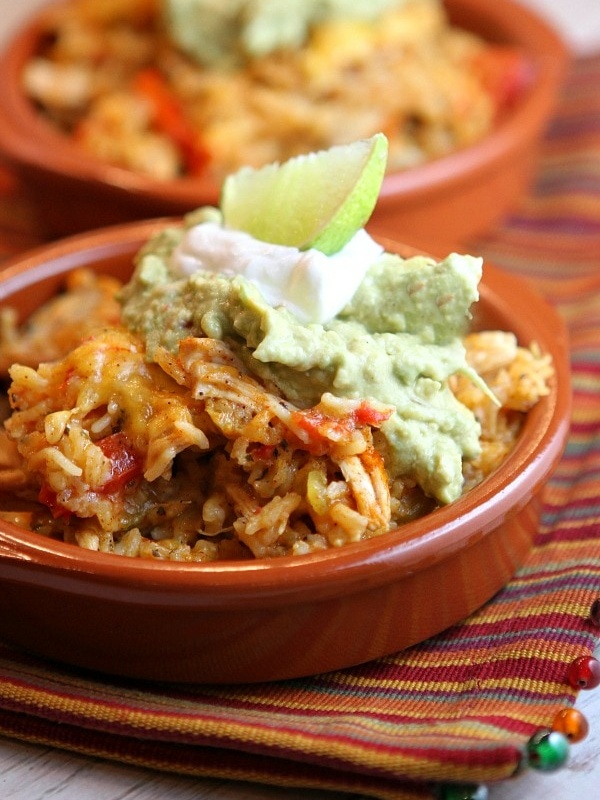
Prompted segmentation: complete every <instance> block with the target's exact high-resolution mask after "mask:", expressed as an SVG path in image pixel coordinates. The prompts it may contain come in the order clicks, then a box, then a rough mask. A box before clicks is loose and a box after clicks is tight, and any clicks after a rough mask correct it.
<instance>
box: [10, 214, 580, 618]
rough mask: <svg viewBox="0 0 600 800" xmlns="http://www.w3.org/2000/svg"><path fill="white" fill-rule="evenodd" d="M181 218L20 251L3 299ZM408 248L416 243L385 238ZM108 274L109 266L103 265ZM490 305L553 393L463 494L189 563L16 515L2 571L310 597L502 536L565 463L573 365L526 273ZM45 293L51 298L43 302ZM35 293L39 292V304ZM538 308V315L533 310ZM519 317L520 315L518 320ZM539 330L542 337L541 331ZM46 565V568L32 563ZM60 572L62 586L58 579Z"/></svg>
mask: <svg viewBox="0 0 600 800" xmlns="http://www.w3.org/2000/svg"><path fill="white" fill-rule="evenodd" d="M173 221H175V222H176V221H178V220H174V219H173V218H161V219H155V220H145V221H142V222H133V223H126V224H122V225H117V226H111V227H109V228H106V229H103V230H98V231H92V232H89V233H84V234H77V235H74V236H71V237H68V238H66V239H63V240H60V241H58V242H55V243H53V244H50V245H45V246H40V247H37V248H35V249H34V250H31V251H30V252H29V253H28V254H24V255H22V256H19V257H16V258H13V259H11V260H10V262H9V263H8V264H7V266H6V269H5V270H4V271H3V272H2V273H0V304H2V305H10V298H11V297H12V296H13V295H14V293H17V292H23V291H24V290H27V289H28V288H30V287H32V286H34V285H35V284H36V282H37V281H39V280H42V281H44V280H49V281H52V282H53V286H54V285H58V284H59V283H60V280H59V278H60V276H64V275H65V274H66V273H67V272H69V271H71V270H72V269H75V268H76V267H78V266H91V267H93V265H94V264H98V262H100V263H103V260H104V261H105V260H106V259H109V260H110V259H117V258H118V259H121V258H125V257H129V256H130V255H131V254H132V253H133V252H135V251H136V250H137V249H138V248H139V246H140V245H141V244H143V243H144V242H145V241H147V239H148V237H149V235H151V234H152V233H153V232H155V231H156V230H158V229H160V228H162V227H164V226H165V225H166V224H171V223H172V222H173ZM381 241H382V243H384V244H385V245H387V246H388V247H389V248H390V249H396V251H397V252H400V253H402V254H404V255H410V254H414V253H415V252H421V251H417V250H415V249H414V248H411V247H406V246H404V245H399V244H397V243H393V242H390V241H389V240H386V239H382V240H381ZM98 271H102V270H100V269H99V270H98ZM480 290H481V299H480V303H482V310H483V311H485V309H486V308H487V309H488V315H489V313H490V310H491V314H492V315H496V316H499V317H501V318H502V317H507V318H510V317H515V318H516V320H517V323H518V324H516V325H514V326H513V330H515V332H516V333H517V335H519V334H520V335H521V336H523V335H524V334H525V333H526V335H527V339H528V340H530V339H533V338H535V339H536V340H537V341H538V342H539V343H540V346H541V347H542V350H543V351H544V352H550V353H551V354H552V357H553V359H554V365H555V370H556V375H555V378H554V380H553V385H552V392H551V394H550V395H549V396H548V397H546V398H543V399H542V400H541V402H540V403H539V404H538V405H537V406H536V407H535V408H534V409H532V411H530V412H529V415H528V418H527V421H526V424H525V426H524V429H523V432H522V435H521V437H520V439H519V441H518V443H517V445H516V446H515V448H514V450H513V452H512V453H511V455H510V456H509V457H508V458H507V460H506V461H505V462H504V463H503V464H502V465H501V466H500V467H499V468H498V469H497V470H496V471H495V472H494V473H493V474H492V475H490V476H489V477H488V478H487V479H486V480H485V481H484V482H483V483H482V484H480V485H479V486H478V487H476V488H474V489H473V490H471V492H469V493H468V494H466V495H464V496H463V497H461V498H460V499H458V500H456V501H455V502H454V503H452V504H450V505H448V506H445V507H441V508H439V509H437V510H435V511H434V512H432V513H431V514H429V515H427V516H425V517H423V518H421V519H419V520H416V521H413V522H410V523H407V524H406V525H404V526H402V527H401V528H398V529H395V530H393V531H390V532H389V533H387V534H383V535H382V536H379V537H375V538H373V539H370V540H367V541H363V542H359V543H356V544H350V545H345V546H344V547H343V548H340V549H339V550H328V551H325V552H323V553H319V554H311V555H306V556H288V557H282V558H278V559H273V560H256V561H232V562H213V563H208V564H189V563H185V564H179V563H170V562H162V561H161V562H154V561H144V560H141V559H129V558H125V557H118V556H115V555H112V554H104V553H96V552H90V551H86V550H83V549H81V548H78V547H77V546H75V545H70V544H66V543H63V542H60V541H54V540H50V539H47V538H46V537H44V536H43V535H41V534H36V533H33V532H30V531H27V530H25V529H23V528H20V527H18V526H16V525H13V524H11V523H8V522H1V523H0V575H5V576H6V575H8V574H10V575H13V576H14V573H15V570H16V572H18V573H19V574H20V578H19V580H21V581H22V582H24V583H27V582H35V583H40V582H47V584H48V585H49V586H51V585H60V586H61V588H62V589H65V587H66V585H67V583H68V581H67V579H69V580H70V581H71V582H73V581H74V584H73V585H74V586H75V587H76V588H75V591H83V592H84V593H86V594H95V593H96V592H100V593H102V592H106V591H110V593H111V597H113V598H114V597H116V596H117V595H118V593H119V592H121V593H122V597H123V598H124V599H127V598H128V597H130V595H131V593H132V592H134V593H135V592H136V591H144V592H145V593H147V597H148V602H149V603H150V604H152V602H156V603H160V604H161V605H162V604H164V603H168V604H173V605H184V604H186V605H187V604H190V603H192V604H194V605H206V604H208V605H210V606H211V607H220V608H227V607H232V606H235V605H236V604H239V603H240V602H241V601H243V602H244V603H245V604H248V605H254V606H256V605H259V606H265V605H277V604H283V603H288V602H290V601H292V600H294V599H295V600H297V601H300V602H301V600H302V597H303V596H304V597H306V596H309V595H306V593H307V592H310V591H313V590H314V591H318V593H319V596H320V597H325V596H328V597H334V596H340V595H344V594H346V593H349V592H353V591H356V590H365V589H366V588H367V587H373V586H379V585H383V584H386V583H391V582H395V581H401V580H402V578H403V576H405V575H406V574H409V573H414V572H415V571H418V570H419V569H423V568H426V567H427V566H430V565H431V564H433V563H435V562H438V561H442V560H444V559H445V558H446V557H448V556H451V555H452V554H453V553H455V552H456V551H457V550H459V549H461V548H465V547H468V546H469V544H470V543H474V542H476V541H477V540H478V539H479V538H481V537H483V536H486V535H490V534H493V532H494V529H495V528H496V527H497V526H498V525H499V524H501V523H502V522H503V521H504V520H505V519H506V518H507V517H510V515H511V514H512V513H513V512H515V511H517V510H519V509H520V508H522V507H524V506H525V505H526V504H527V502H528V501H529V500H530V499H531V498H532V497H533V496H534V495H535V494H536V493H537V492H538V491H539V489H540V488H541V486H542V485H543V484H544V483H545V482H546V481H547V479H548V478H549V476H550V474H551V472H552V471H553V469H554V467H555V466H556V463H557V462H558V460H559V458H560V456H561V454H562V452H563V449H564V446H565V443H566V438H567V435H568V430H569V426H570V407H571V389H570V368H569V352H568V343H567V334H566V330H565V326H564V324H563V322H562V319H561V318H560V316H559V314H558V312H557V311H556V310H555V309H554V308H553V307H552V306H550V305H549V304H547V303H546V301H545V300H543V298H541V297H540V296H539V295H538V294H537V292H535V291H534V289H533V288H532V287H531V286H530V285H529V283H528V282H527V281H524V280H523V279H521V278H518V277H516V276H513V275H511V274H509V273H505V272H503V271H501V270H499V269H497V268H496V267H494V266H493V265H491V264H488V263H486V264H485V266H484V278H483V281H482V284H481V286H480ZM43 299H44V298H43V297H42V300H43ZM36 302H37V301H36ZM532 317H533V321H531V318H532ZM519 319H520V320H521V321H519ZM534 331H535V333H536V334H537V335H536V336H533V335H532V333H533V332H534ZM32 567H36V569H32ZM57 580H58V581H59V583H57Z"/></svg>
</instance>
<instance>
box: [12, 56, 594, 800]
mask: <svg viewBox="0 0 600 800" xmlns="http://www.w3.org/2000/svg"><path fill="white" fill-rule="evenodd" d="M0 189H1V192H0V194H1V197H2V199H1V201H0V225H1V229H2V237H1V243H0V248H1V250H0V255H3V256H6V255H8V254H9V253H12V252H16V251H19V250H21V249H23V248H24V247H25V246H27V245H29V244H34V243H35V242H36V237H35V232H34V231H32V229H31V216H30V215H29V210H28V209H27V208H26V206H25V204H24V202H23V201H22V200H21V199H20V196H19V191H18V186H16V185H15V184H14V183H13V181H12V178H11V176H10V175H9V174H6V173H2V174H1V175H0ZM469 249H470V250H471V251H472V252H478V253H480V254H482V255H484V256H485V257H486V258H488V259H489V260H490V261H493V262H495V263H496V264H497V265H498V266H501V267H503V268H504V269H506V270H510V271H513V272H516V273H519V274H521V275H526V276H528V277H529V278H531V279H532V280H533V281H534V282H535V283H536V284H537V286H538V288H539V290H540V292H541V293H542V294H544V295H545V296H546V297H547V298H548V299H549V300H550V301H551V302H552V303H553V304H555V305H556V306H557V307H558V308H559V309H560V311H561V312H562V314H563V315H564V317H565V319H566V320H567V323H568V325H569V329H570V336H571V350H572V368H573V392H574V409H573V421H572V433H571V436H570V440H569V442H568V446H567V450H566V453H565V456H564V458H563V460H562V461H561V463H560V465H559V467H558V470H557V472H556V474H555V476H554V478H553V479H552V481H551V482H550V484H549V486H548V487H547V490H546V493H545V497H544V509H543V516H542V520H541V525H540V529H539V533H538V535H537V539H536V541H535V546H534V548H533V551H532V553H531V556H530V557H529V559H528V561H527V562H526V564H525V565H524V566H523V568H522V569H521V570H520V571H519V572H518V574H517V575H516V576H515V578H514V579H513V580H512V581H511V583H510V584H509V585H508V586H507V587H506V588H505V589H504V590H503V591H501V592H500V593H499V594H498V595H497V596H496V597H495V598H494V599H493V601H491V602H490V603H488V604H487V605H486V606H485V607H484V608H482V609H481V610H480V611H478V612H477V613H475V614H474V615H473V616H472V617H471V618H470V619H468V620H466V621H465V622H464V623H463V624H460V625H457V626H455V627H453V628H452V629H450V630H449V631H447V632H445V633H444V634H442V635H440V636H437V637H435V638H433V639H431V640H429V641H427V642H425V643H423V644H421V645H419V646H417V647H414V648H412V649H410V650H408V651H406V652H403V653H400V654H398V655H396V656H394V657H390V658H385V659H381V660H379V661H376V662H374V663H370V664H366V665H364V666H360V667H356V668H353V669H349V670H344V671H340V672H335V673H332V674H326V675H320V676H317V677H314V678H310V679H302V680H295V681H288V682H282V683H277V684H271V685H260V686H254V687H222V688H218V687H210V688H205V687H198V688H189V687H180V686H159V685H152V686H144V687H140V686H139V685H135V684H133V683H131V682H127V681H122V680H112V679H102V678H99V677H94V676H89V675H83V674H81V673H79V672H76V671H73V670H69V669H67V668H57V667H55V666H52V665H49V664H46V663H44V662H42V661H40V660H37V659H35V658H32V657H30V656H27V655H24V654H22V653H18V652H15V651H14V650H12V649H11V648H9V647H8V646H2V645H0V733H4V734H6V735H9V736H14V737H18V738H20V739H23V740H27V741H32V742H41V743H46V744H51V745H55V746H58V747H64V748H67V749H71V750H74V751H78V752H82V753H88V754H93V755H100V756H104V757H108V758H111V759H115V760H118V761H121V762H127V763H135V764H141V765H146V766H151V767H155V768H158V769H161V770H169V771H173V772H177V773H181V774H192V775H203V776H220V777H227V778H239V779H244V780H254V781H261V782H265V783H269V784H275V785H288V786H304V787H314V788H330V789H339V790H345V791H349V792H355V793H363V794H366V795H372V796H376V797H381V798H390V800H391V798H394V800H417V798H427V797H432V796H437V795H436V791H437V790H436V789H435V787H436V786H438V785H439V784H440V783H444V782H448V781H458V782H470V783H472V782H479V781H481V782H491V781H496V780H501V779H506V778H509V777H510V776H511V775H513V774H514V773H515V772H516V771H517V770H518V769H519V767H520V766H522V763H523V761H522V757H523V752H524V749H525V747H526V743H527V741H528V739H529V738H530V737H531V736H532V734H534V732H535V731H537V730H538V729H539V728H543V727H547V726H550V725H551V724H552V720H553V719H554V716H555V714H556V713H557V712H558V711H560V710H561V709H563V708H565V707H570V706H571V705H572V704H573V702H574V700H575V697H576V691H575V690H574V689H573V688H571V686H570V685H569V683H568V682H567V680H566V673H567V668H568V666H569V664H570V663H571V662H572V661H573V660H574V659H576V658H577V657H579V656H581V655H590V654H591V653H592V652H593V650H594V648H595V646H596V644H597V639H598V634H599V629H598V628H597V627H594V625H593V624H592V623H591V622H590V619H589V609H590V607H591V604H592V602H593V601H594V600H595V599H596V598H597V597H598V596H599V595H600V499H599V498H600V441H599V438H598V437H599V432H600V57H590V58H586V59H581V60H579V61H577V62H576V63H575V64H574V66H573V69H572V72H571V74H570V75H569V78H568V82H567V86H566V89H565V91H564V95H563V98H562V102H561V105H560V108H559V109H558V111H557V113H556V115H555V119H554V120H553V122H552V124H551V126H550V129H549V131H548V133H547V136H546V138H545V141H544V145H543V149H542V153H541V157H540V163H539V171H538V175H537V180H536V183H535V185H534V186H533V187H532V190H531V192H530V194H529V196H527V197H525V198H524V199H523V202H522V203H521V204H520V206H519V208H517V209H516V210H515V212H514V214H513V215H512V216H511V217H510V218H509V219H507V220H506V221H505V222H504V224H502V225H501V226H499V227H498V228H497V229H496V230H495V231H494V232H493V233H492V234H491V235H489V236H487V237H486V238H484V239H482V240H480V241H478V242H473V243H470V247H469ZM432 600H433V601H434V602H435V598H432ZM15 613H18V610H17V609H16V610H15ZM574 746H576V745H574Z"/></svg>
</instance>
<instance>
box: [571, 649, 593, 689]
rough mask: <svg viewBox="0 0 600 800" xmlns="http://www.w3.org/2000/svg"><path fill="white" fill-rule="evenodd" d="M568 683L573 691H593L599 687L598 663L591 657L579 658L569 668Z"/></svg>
mask: <svg viewBox="0 0 600 800" xmlns="http://www.w3.org/2000/svg"><path fill="white" fill-rule="evenodd" d="M567 678H568V681H569V683H570V684H571V686H572V687H573V688H574V689H595V688H596V686H598V685H600V661H598V659H597V658H594V657H593V656H580V657H579V658H576V659H575V661H573V663H572V664H571V666H570V667H569V671H568V673H567Z"/></svg>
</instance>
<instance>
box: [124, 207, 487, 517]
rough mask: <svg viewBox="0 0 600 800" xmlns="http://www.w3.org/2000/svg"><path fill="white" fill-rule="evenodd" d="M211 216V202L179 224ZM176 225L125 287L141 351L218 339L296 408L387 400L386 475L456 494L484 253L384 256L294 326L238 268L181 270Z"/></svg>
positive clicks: (474, 445)
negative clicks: (332, 308) (349, 289)
mask: <svg viewBox="0 0 600 800" xmlns="http://www.w3.org/2000/svg"><path fill="white" fill-rule="evenodd" d="M215 218H218V212H216V211H215V210H209V211H207V212H203V213H202V214H200V216H199V217H198V215H196V217H195V218H190V219H189V220H188V222H187V225H188V226H191V225H193V224H196V223H198V219H200V220H202V219H207V220H208V219H210V220H211V221H214V219H215ZM200 224H203V223H202V222H201V221H200ZM184 233H185V226H181V227H173V228H170V229H167V230H165V231H163V232H161V233H160V234H158V235H157V236H156V237H154V238H153V239H152V240H151V241H150V242H149V243H148V244H147V245H146V246H145V247H144V248H143V249H142V251H141V252H140V254H139V255H138V258H137V265H136V270H135V273H134V276H133V278H132V280H131V281H130V283H129V284H128V285H127V286H126V287H125V288H124V290H123V293H122V298H121V299H122V302H123V319H124V322H125V324H126V325H127V326H128V327H129V328H130V329H131V330H133V331H134V332H136V333H138V334H140V335H142V336H143V337H144V339H145V341H146V344H147V350H148V357H149V358H150V359H152V357H153V354H154V353H155V351H156V348H157V347H159V346H162V347H166V348H167V349H169V350H171V351H175V350H176V349H177V346H178V342H179V341H180V340H181V339H183V338H185V337H188V336H208V337H212V338H215V339H219V340H223V341H226V342H227V343H228V344H229V345H230V346H232V348H233V349H234V350H235V351H236V353H237V354H238V355H239V357H240V358H241V359H242V360H243V362H244V364H245V365H246V367H247V368H248V369H249V370H250V371H251V372H252V373H253V374H254V375H256V376H258V377H259V378H261V379H263V380H266V381H269V382H271V383H272V384H274V385H275V386H276V387H277V388H278V389H279V391H280V392H281V393H282V394H283V395H284V396H285V397H286V398H287V399H288V400H290V401H291V402H293V403H295V404H296V405H298V406H300V407H303V408H306V407H310V406H312V405H314V404H316V403H318V401H319V399H320V397H321V395H322V394H323V393H324V392H331V393H332V394H334V395H337V396H340V397H346V398H363V397H364V398H374V399H376V400H378V401H380V402H383V403H386V404H390V405H393V406H394V407H395V409H396V411H395V413H394V414H393V415H392V416H391V417H390V419H388V420H387V421H386V422H385V423H384V424H383V425H382V427H381V429H380V430H379V431H377V432H376V434H375V436H376V443H377V447H378V449H379V450H380V451H381V452H382V454H383V455H384V458H385V462H386V468H387V470H388V472H389V474H390V476H391V478H392V479H393V478H394V477H396V476H405V477H406V476H408V477H410V478H413V479H414V480H416V481H417V482H418V483H419V484H420V485H421V486H422V488H423V489H424V491H425V492H426V493H427V494H429V495H430V496H432V497H434V498H436V499H437V500H438V501H439V502H440V503H448V502H451V501H453V500H455V499H456V498H457V497H458V496H459V495H460V494H461V491H462V483H463V478H462V461H463V459H465V458H466V459H470V458H473V457H475V456H476V455H477V454H478V453H479V447H480V445H479V433H480V427H479V424H478V422H477V420H476V419H475V417H474V415H473V413H472V412H471V411H470V410H468V409H467V408H466V407H465V406H463V405H462V404H461V403H459V402H458V401H457V400H456V398H455V397H454V395H453V394H452V392H451V390H450V388H449V386H448V378H449V377H450V376H451V375H453V374H455V373H466V374H469V375H471V376H472V379H473V380H475V381H477V377H476V376H475V375H474V374H473V373H472V371H471V370H470V368H469V367H468V366H467V363H466V359H465V351H464V348H463V345H462V341H461V334H462V333H463V332H464V330H465V328H466V326H467V324H468V321H469V308H470V306H471V304H472V303H473V302H475V301H476V300H477V299H478V288H477V287H478V283H479V280H480V278H481V270H482V263H481V259H477V258H473V257H470V256H463V255H457V254H452V255H450V256H448V257H447V258H446V259H444V260H443V261H441V262H439V263H438V262H436V261H434V260H432V259H429V258H425V257H415V258H409V259H406V260H405V259H402V258H401V257H399V256H396V255H391V254H388V253H384V254H382V255H381V256H379V257H377V258H376V259H375V261H374V263H373V264H372V265H370V267H369V268H368V270H367V272H366V276H365V278H364V279H363V281H362V283H361V285H360V287H359V289H358V291H356V293H355V294H354V296H353V297H352V299H351V300H350V302H349V303H348V304H347V305H346V306H345V307H344V308H343V309H342V311H341V312H340V313H338V314H337V316H336V317H334V318H333V319H331V320H329V321H327V322H325V323H323V324H318V323H309V324H303V323H302V322H301V321H300V320H299V319H298V318H297V317H296V316H295V315H294V314H293V313H292V312H290V311H289V310H288V309H286V308H285V307H283V306H281V307H273V306H271V305H269V304H268V303H267V302H266V301H265V299H264V297H263V295H262V294H261V291H260V287H258V286H257V285H255V284H254V283H252V282H251V281H250V280H248V279H247V278H246V277H245V276H244V275H240V274H237V275H233V276H229V275H226V274H218V273H215V272H206V271H203V270H198V271H196V272H193V273H192V274H190V275H184V274H181V272H180V271H178V270H177V268H176V267H175V266H174V263H173V258H172V256H173V253H174V252H175V250H176V247H177V245H178V243H179V242H180V241H181V239H182V237H183V236H184ZM232 257H233V255H232ZM226 266H227V265H226V264H224V268H226Z"/></svg>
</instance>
